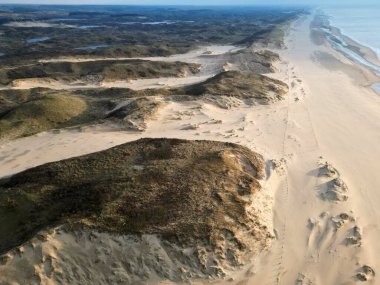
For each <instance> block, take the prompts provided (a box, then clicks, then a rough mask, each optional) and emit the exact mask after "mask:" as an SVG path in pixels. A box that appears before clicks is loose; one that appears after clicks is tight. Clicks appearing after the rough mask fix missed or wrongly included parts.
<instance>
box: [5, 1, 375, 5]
mask: <svg viewBox="0 0 380 285" xmlns="http://www.w3.org/2000/svg"><path fill="white" fill-rule="evenodd" d="M378 1H379V0H110V1H105V0H0V4H8V3H9V4H16V3H17V4H19V3H22V4H126V5H128V4H138V5H148V4H156V5H160V4H170V5H181V4H182V5H250V4H279V5H280V4H345V5H347V4H360V5H362V4H371V3H373V4H376V3H379V2H378Z"/></svg>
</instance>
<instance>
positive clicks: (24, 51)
mask: <svg viewBox="0 0 380 285" xmlns="http://www.w3.org/2000/svg"><path fill="white" fill-rule="evenodd" d="M0 8H1V7H0ZM23 8H24V9H20V6H6V9H4V11H3V12H2V13H0V23H3V24H6V23H9V22H14V21H18V22H22V21H24V22H26V21H39V22H46V23H53V24H60V23H61V24H64V25H69V26H74V27H72V28H62V27H61V26H58V27H51V28H19V27H10V26H4V25H0V34H1V37H3V38H6V39H7V40H6V41H0V51H1V52H3V53H5V56H4V57H2V58H1V59H0V60H1V62H2V64H3V66H4V65H14V64H16V63H17V64H22V63H23V62H29V61H34V60H36V59H42V58H47V57H48V58H49V57H57V56H70V55H71V56H74V55H80V56H88V57H93V56H107V57H141V56H168V55H171V54H176V53H184V52H186V51H189V50H190V49H193V48H194V47H196V46H199V45H209V44H227V43H236V44H243V45H250V44H252V43H260V42H262V43H266V44H267V43H274V44H278V42H281V35H278V33H281V32H278V31H281V29H279V27H280V26H281V25H283V24H285V23H287V22H289V21H290V20H292V19H294V18H295V17H296V16H297V15H298V14H299V13H302V12H304V11H303V10H302V9H299V8H291V7H283V8H276V7H273V6H272V7H244V8H233V7H230V8H208V9H198V8H196V7H187V8H186V7H170V8H169V7H138V6H134V7H132V6H124V7H123V6H119V7H118V8H117V9H114V8H112V7H111V6H92V7H80V6H77V7H74V6H71V7H70V6H61V7H59V9H57V7H56V6H43V7H41V6H38V7H33V6H23ZM89 10H92V11H89ZM134 15H136V16H134ZM137 15H139V16H137ZM165 21H169V22H170V23H171V24H156V25H153V24H146V23H154V22H165ZM83 25H85V26H90V27H91V26H94V28H85V29H83V28H80V27H81V26H83ZM96 26H97V27H96ZM41 37H48V38H49V40H47V41H44V42H38V43H34V44H28V43H27V42H26V39H30V38H41ZM91 45H109V47H105V48H98V49H94V50H76V48H79V47H84V46H91Z"/></svg>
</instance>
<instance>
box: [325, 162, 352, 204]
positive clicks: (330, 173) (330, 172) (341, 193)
mask: <svg viewBox="0 0 380 285" xmlns="http://www.w3.org/2000/svg"><path fill="white" fill-rule="evenodd" d="M319 165H320V166H319V173H318V176H319V177H320V178H321V179H330V180H328V181H327V182H324V183H322V184H320V185H319V188H320V193H319V196H320V198H321V199H322V200H326V201H331V202H342V201H347V200H348V186H347V185H346V183H345V182H344V181H343V180H342V179H341V178H340V173H339V171H338V170H337V169H336V168H335V167H333V166H332V165H331V164H330V163H328V162H320V164H319Z"/></svg>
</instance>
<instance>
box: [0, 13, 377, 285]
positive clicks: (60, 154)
mask: <svg viewBox="0 0 380 285" xmlns="http://www.w3.org/2000/svg"><path fill="white" fill-rule="evenodd" d="M312 18H313V17H312V16H309V17H307V18H306V17H305V18H302V19H300V20H298V21H296V22H295V23H294V24H293V25H292V27H291V29H290V31H289V35H288V38H287V47H288V48H287V49H286V50H283V51H280V53H281V56H282V58H283V59H284V62H283V63H282V64H279V65H278V69H279V71H278V73H276V74H275V75H273V76H275V77H276V78H278V79H281V80H284V81H285V82H287V83H288V84H289V86H290V92H289V95H288V96H287V99H286V100H284V101H281V102H278V103H275V104H273V105H269V106H246V105H244V104H242V103H241V102H239V101H238V100H234V101H233V102H231V108H230V109H221V108H218V107H216V106H215V105H214V104H212V103H207V102H203V101H199V102H168V104H166V105H165V106H164V107H163V108H162V109H161V110H160V111H159V112H158V114H157V116H156V118H155V119H153V120H152V121H150V122H148V126H147V131H146V132H144V133H130V132H117V131H114V130H111V131H105V130H103V129H96V128H88V129H85V130H83V131H78V130H63V131H60V132H59V133H55V132H48V133H42V134H39V135H37V136H33V137H28V138H23V139H19V140H16V141H12V142H9V143H6V144H3V145H2V146H1V148H0V162H1V164H0V174H1V175H0V176H7V175H11V174H13V173H16V172H19V171H22V170H24V169H26V168H30V167H32V166H34V165H38V164H43V163H45V162H48V161H54V160H60V159H64V158H68V157H72V156H77V155H80V154H84V153H89V152H93V151H97V150H101V149H105V148H108V147H111V146H113V145H117V144H120V143H123V142H126V141H131V140H134V139H137V138H139V137H142V136H143V137H177V138H185V139H212V140H221V141H229V142H235V143H239V144H242V145H245V146H247V147H249V148H251V149H252V150H254V151H257V152H259V153H261V154H263V155H264V158H265V159H266V160H267V164H268V169H267V177H266V179H265V181H263V184H264V185H263V187H264V189H266V191H267V192H266V194H267V197H266V198H267V199H266V201H265V203H266V207H265V208H267V209H268V208H270V207H271V203H272V202H271V201H272V198H271V197H273V202H274V205H273V209H274V220H273V223H274V234H275V235H276V237H277V239H276V240H275V241H274V243H273V246H272V248H271V250H270V251H269V252H268V253H267V254H264V255H263V256H261V257H260V258H258V259H256V260H254V261H253V263H252V266H253V267H251V268H247V269H246V270H245V271H243V272H241V274H237V275H236V276H235V277H234V280H235V281H236V282H226V284H239V285H243V284H247V285H248V284H283V285H288V284H297V285H301V284H320V285H337V284H355V283H356V282H358V280H357V277H356V275H357V274H359V273H361V274H363V266H364V265H368V266H370V267H371V268H373V269H374V271H375V272H379V270H380V259H379V257H378V256H377V254H378V253H380V243H379V242H378V241H379V240H380V227H379V225H378V222H379V220H380V209H379V207H378V206H377V205H379V204H380V195H378V193H377V191H378V189H380V175H378V173H379V172H380V164H379V163H378V159H379V158H380V148H379V129H380V97H379V96H378V95H377V94H376V93H375V92H374V91H373V90H372V89H371V88H370V86H368V82H369V81H368V78H369V77H370V75H369V74H368V72H366V71H365V70H363V69H362V68H361V67H358V66H356V65H355V64H353V63H351V62H349V61H348V60H347V59H345V58H343V57H342V55H341V54H339V53H337V52H335V51H334V50H332V49H331V47H329V46H328V45H317V44H315V41H314V40H313V39H312V38H311V37H310V23H311V21H312ZM157 100H160V99H159V98H157ZM326 162H328V163H329V166H328V167H326V165H325V164H326ZM268 217H270V215H269V216H268ZM364 268H366V267H364ZM360 276H362V275H360V274H359V277H360ZM367 277H368V279H369V281H368V282H367V284H377V283H378V282H376V280H377V279H378V277H377V276H376V275H375V276H372V275H368V276H367ZM222 283H223V282H222ZM163 284H164V283H163ZM165 284H168V283H165Z"/></svg>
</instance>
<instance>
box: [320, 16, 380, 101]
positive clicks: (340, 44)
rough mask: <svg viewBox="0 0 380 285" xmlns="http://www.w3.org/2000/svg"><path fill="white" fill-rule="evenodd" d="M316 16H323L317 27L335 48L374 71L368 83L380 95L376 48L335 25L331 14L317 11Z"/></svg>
mask: <svg viewBox="0 0 380 285" xmlns="http://www.w3.org/2000/svg"><path fill="white" fill-rule="evenodd" d="M316 17H320V18H322V19H321V24H320V25H319V26H317V27H316V28H318V29H320V30H321V31H322V32H323V33H324V34H325V40H326V41H327V42H328V43H329V44H330V46H331V47H332V48H333V49H334V50H336V51H338V52H339V53H341V54H342V55H344V56H345V57H346V58H347V59H348V60H350V61H352V62H354V63H356V64H358V65H360V66H362V67H364V68H366V69H368V70H369V71H370V72H372V73H373V77H372V78H371V79H369V82H368V84H367V85H368V86H369V87H371V88H372V90H373V91H374V92H376V93H377V94H378V95H380V89H379V84H380V58H379V55H378V54H377V52H376V51H375V50H374V48H372V47H370V46H366V45H365V44H362V43H360V42H358V41H356V40H355V39H353V38H352V37H350V36H349V35H347V34H345V33H344V32H343V31H342V30H341V29H340V28H339V27H337V26H334V25H333V23H331V20H330V19H329V18H330V17H331V16H329V15H328V14H326V13H325V12H324V11H319V12H317V14H316Z"/></svg>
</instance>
